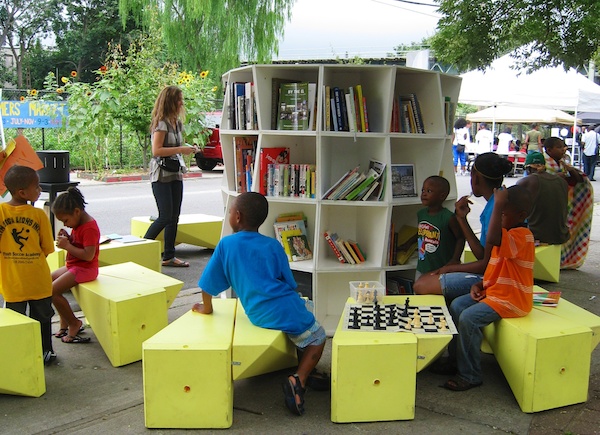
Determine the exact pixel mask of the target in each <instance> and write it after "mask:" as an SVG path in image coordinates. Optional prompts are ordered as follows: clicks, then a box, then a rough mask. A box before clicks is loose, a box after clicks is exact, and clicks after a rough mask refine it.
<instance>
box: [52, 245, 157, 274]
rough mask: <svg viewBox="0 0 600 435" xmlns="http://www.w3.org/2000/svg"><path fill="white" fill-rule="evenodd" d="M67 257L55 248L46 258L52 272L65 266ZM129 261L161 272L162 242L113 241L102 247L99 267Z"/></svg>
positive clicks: (64, 252)
mask: <svg viewBox="0 0 600 435" xmlns="http://www.w3.org/2000/svg"><path fill="white" fill-rule="evenodd" d="M66 255H67V254H66V251H65V250H63V249H60V248H55V251H54V252H53V253H52V254H50V255H48V257H46V261H47V262H48V265H49V266H50V270H52V271H54V270H56V269H58V268H60V267H62V266H64V265H65V261H66ZM129 261H132V262H134V263H137V264H139V265H140V266H144V267H146V268H148V269H150V270H154V271H156V272H160V271H161V267H162V264H161V263H162V258H161V242H160V241H157V240H147V239H141V240H140V241H139V242H131V243H121V242H119V241H118V240H111V241H110V242H108V243H104V244H102V245H100V254H99V255H98V265H99V266H110V265H113V264H120V263H127V262H129Z"/></svg>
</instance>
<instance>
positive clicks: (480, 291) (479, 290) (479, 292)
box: [471, 281, 485, 301]
mask: <svg viewBox="0 0 600 435" xmlns="http://www.w3.org/2000/svg"><path fill="white" fill-rule="evenodd" d="M471 298H473V300H474V301H480V300H482V299H483V298H485V289H484V288H483V281H479V282H478V283H475V284H473V285H472V286H471Z"/></svg>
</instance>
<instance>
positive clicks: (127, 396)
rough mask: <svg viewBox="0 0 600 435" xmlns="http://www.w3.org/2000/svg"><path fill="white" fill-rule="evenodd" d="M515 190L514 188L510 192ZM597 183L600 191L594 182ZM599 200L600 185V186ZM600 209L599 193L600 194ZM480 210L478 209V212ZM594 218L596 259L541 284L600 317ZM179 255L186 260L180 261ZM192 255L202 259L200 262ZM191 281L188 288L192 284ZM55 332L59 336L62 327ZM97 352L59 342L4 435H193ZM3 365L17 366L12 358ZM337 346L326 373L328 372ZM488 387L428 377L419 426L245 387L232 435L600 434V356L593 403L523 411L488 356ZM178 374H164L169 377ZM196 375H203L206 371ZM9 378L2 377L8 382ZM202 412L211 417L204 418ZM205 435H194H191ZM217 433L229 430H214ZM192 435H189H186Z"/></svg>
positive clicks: (183, 302) (7, 414)
mask: <svg viewBox="0 0 600 435" xmlns="http://www.w3.org/2000/svg"><path fill="white" fill-rule="evenodd" d="M462 178H464V179H460V180H458V183H459V192H461V191H462V192H464V191H467V192H468V189H469V187H468V181H466V180H465V179H467V178H468V177H462ZM514 181H516V180H515V179H512V180H511V179H507V185H509V184H511V183H513V182H514ZM594 184H596V183H594ZM598 190H599V191H600V184H599V185H598ZM596 201H598V194H597V195H596ZM477 205H478V204H475V206H477ZM598 210H600V209H596V211H595V213H594V219H595V221H594V226H593V231H592V243H591V247H590V253H589V255H588V258H587V261H586V263H585V265H584V266H583V267H582V268H581V269H580V270H576V271H563V273H562V274H561V282H560V283H559V284H542V286H543V287H545V288H546V289H548V290H560V291H562V292H563V297H564V298H565V299H568V300H570V301H571V302H574V303H576V304H578V305H579V306H581V307H583V308H585V309H587V310H589V311H591V312H593V313H595V314H597V315H600V270H599V268H598V264H600V249H599V245H598V241H599V240H600V218H599V217H598V213H600V211H598ZM180 251H181V256H182V258H184V259H186V260H188V261H192V267H190V269H195V272H194V273H195V274H197V273H198V270H201V269H202V268H203V265H204V264H206V261H207V259H208V255H209V254H208V253H204V254H201V255H200V256H198V254H197V250H195V251H194V250H193V249H192V248H191V247H190V249H189V250H187V249H186V247H185V246H184V247H182V249H181V250H180ZM180 251H178V255H179V252H180ZM192 252H194V253H193V254H192ZM165 273H168V274H169V275H172V276H174V277H181V279H182V280H184V281H185V280H186V279H187V277H185V276H184V274H186V273H187V274H189V273H190V271H189V270H180V269H176V268H172V269H169V270H165ZM188 281H189V279H188ZM198 300H199V295H198V289H197V288H194V287H190V288H186V289H185V290H183V291H182V292H181V293H180V295H179V297H178V298H177V299H176V301H175V302H174V304H173V306H172V307H171V308H170V309H169V321H173V320H175V319H177V318H178V317H180V316H181V315H182V314H184V313H185V312H187V311H188V310H189V309H190V308H191V306H192V305H193V303H195V302H197V301H198ZM54 326H55V329H56V325H54ZM86 334H88V335H89V336H91V337H92V343H90V344H80V345H72V344H71V345H70V344H63V343H61V342H60V340H55V350H56V352H57V353H58V356H59V358H58V360H57V362H56V364H54V365H52V366H50V367H48V368H46V384H47V392H46V394H45V395H43V396H42V397H40V398H37V399H33V398H23V397H16V396H8V395H0V433H6V434H58V433H61V434H63V433H65V434H86V435H87V434H103V435H104V434H142V433H159V434H175V433H184V432H183V431H178V430H154V431H150V430H148V429H146V428H145V426H144V406H143V393H142V364H141V362H137V363H133V364H130V365H127V366H125V367H120V368H113V367H112V366H111V365H110V363H109V361H108V359H107V358H106V356H105V355H104V352H103V351H102V349H101V347H100V345H99V344H98V342H97V340H96V339H95V337H94V333H93V331H92V330H88V331H87V332H86ZM2 357H4V358H6V357H10V356H9V353H7V352H6V351H5V350H3V351H2ZM330 364H331V340H328V344H327V347H326V351H325V353H324V355H323V358H322V360H321V362H320V363H319V368H320V369H322V370H324V371H328V372H329V370H330ZM483 368H484V384H483V385H482V386H481V387H479V388H475V389H473V390H470V391H467V392H462V393H454V392H450V391H446V390H444V389H442V388H439V385H440V384H441V383H443V382H444V381H445V380H446V377H444V376H438V375H434V374H431V373H429V372H427V371H425V372H423V373H420V374H418V376H417V396H416V412H415V419H414V420H411V421H395V422H377V423H356V424H355V423H352V424H335V423H332V422H331V419H330V394H329V393H328V392H325V393H322V392H314V391H309V392H308V394H307V396H306V414H305V415H304V416H302V417H296V416H293V415H291V414H290V413H289V411H287V409H286V408H285V406H284V405H283V395H282V392H281V387H280V382H281V381H282V380H283V379H285V377H286V375H287V371H281V372H276V373H272V374H268V375H264V376H259V377H256V378H251V379H245V380H241V381H236V383H235V387H234V388H235V391H234V417H233V426H232V428H231V429H230V430H229V432H231V433H244V434H246V433H260V434H280V433H286V434H288V433H289V434H313V433H314V434H317V433H319V434H320V433H323V434H338V433H339V434H347V433H394V434H395V433H414V434H437V433H444V434H491V433H513V434H535V435H537V434H540V435H542V434H544V435H559V434H579V435H591V434H600V349H599V348H597V349H596V350H595V351H594V352H593V355H592V365H591V376H590V390H589V399H588V401H587V402H586V403H583V404H578V405H573V406H568V407H564V408H560V409H555V410H550V411H545V412H540V413H536V414H525V413H523V412H521V411H520V409H519V406H518V405H517V403H516V401H515V399H514V397H513V394H512V392H511V390H510V388H509V387H508V384H507V383H506V381H505V379H504V376H503V375H502V372H501V371H500V369H499V367H498V365H497V363H496V361H495V359H494V357H493V356H491V355H484V357H483ZM168 370H169V368H168V367H165V371H168ZM197 370H202V366H201V365H198V367H197ZM0 376H2V374H1V373H0ZM198 412H203V411H202V410H198ZM196 432H200V431H199V430H194V431H192V433H196ZM203 432H208V433H217V432H220V431H216V430H208V431H203ZM185 433H190V431H187V432H185Z"/></svg>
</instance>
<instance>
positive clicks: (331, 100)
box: [323, 85, 369, 133]
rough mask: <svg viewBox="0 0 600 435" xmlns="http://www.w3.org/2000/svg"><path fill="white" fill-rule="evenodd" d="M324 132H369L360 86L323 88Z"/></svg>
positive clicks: (365, 103) (364, 100)
mask: <svg viewBox="0 0 600 435" xmlns="http://www.w3.org/2000/svg"><path fill="white" fill-rule="evenodd" d="M323 98H324V101H323V103H324V104H323V107H324V108H325V110H324V111H323V112H324V119H323V125H324V128H323V130H324V131H352V132H363V133H364V132H367V131H369V117H368V112H367V98H366V97H365V96H364V95H363V89H362V86H361V85H356V86H350V87H349V88H340V87H337V86H323Z"/></svg>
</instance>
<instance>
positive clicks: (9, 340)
mask: <svg viewBox="0 0 600 435" xmlns="http://www.w3.org/2000/svg"><path fill="white" fill-rule="evenodd" d="M0 349H2V357H1V358H0V394H12V395H17V396H30V397H40V396H41V395H42V394H44V393H45V392H46V378H45V375H44V361H43V356H42V336H41V334H40V323H39V322H38V321H37V320H33V319H31V318H29V317H27V316H24V315H22V314H19V313H17V312H16V311H13V310H10V309H8V308H0ZM8 349H10V351H8Z"/></svg>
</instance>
